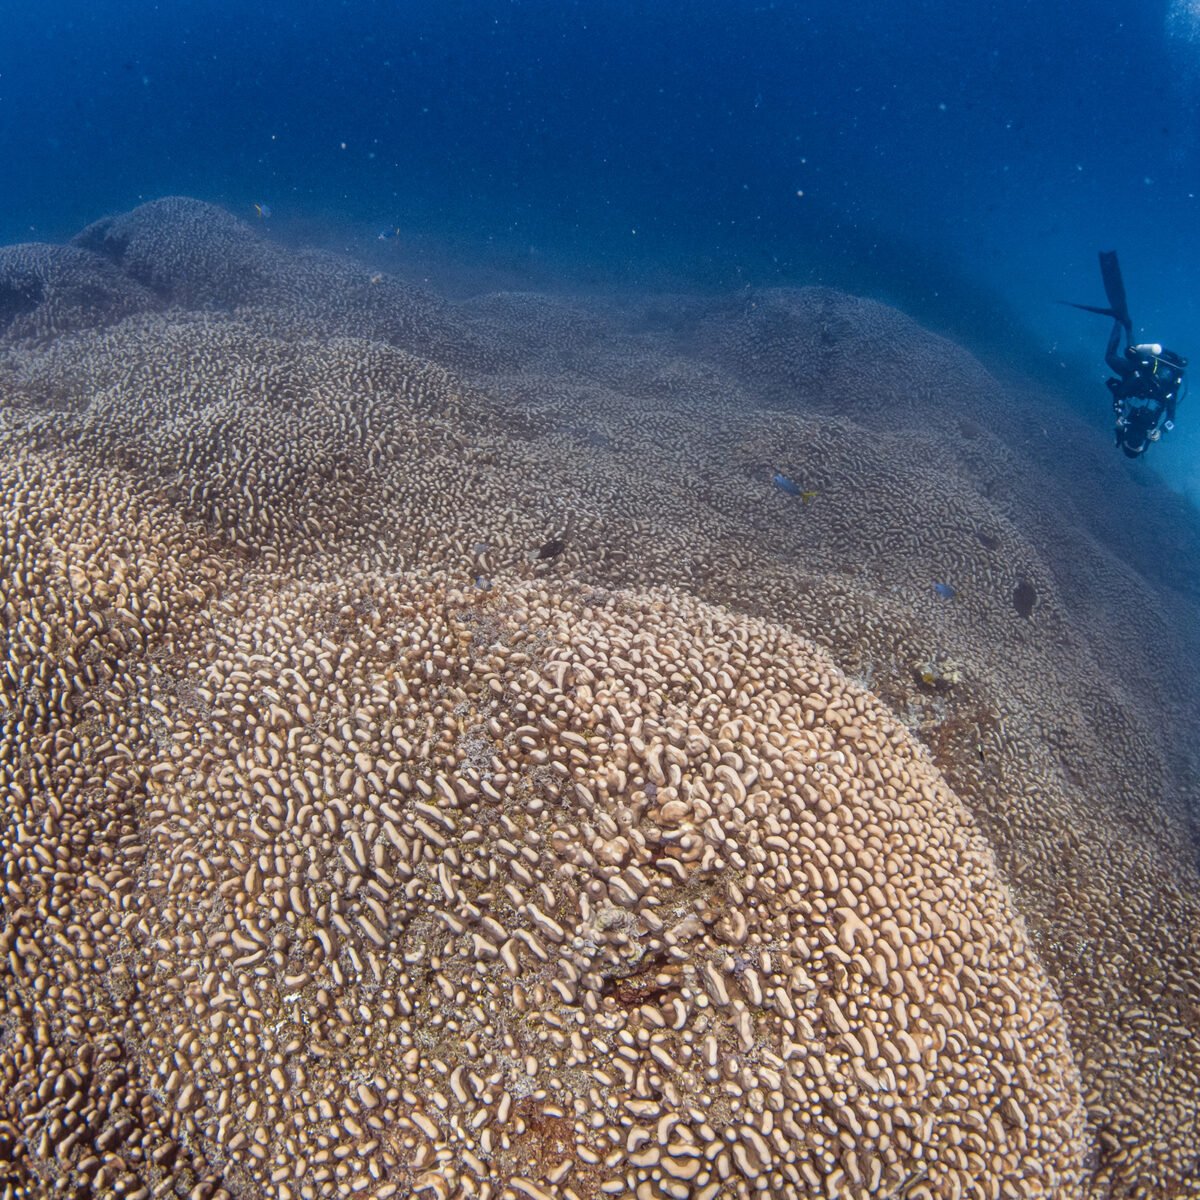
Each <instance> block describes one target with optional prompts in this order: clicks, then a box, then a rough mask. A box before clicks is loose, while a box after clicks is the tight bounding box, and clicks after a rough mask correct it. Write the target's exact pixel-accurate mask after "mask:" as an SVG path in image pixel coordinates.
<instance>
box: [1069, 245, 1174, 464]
mask: <svg viewBox="0 0 1200 1200" xmlns="http://www.w3.org/2000/svg"><path fill="white" fill-rule="evenodd" d="M1100 277H1101V278H1102V279H1103V280H1104V294H1105V296H1106V297H1107V298H1108V307H1107V308H1100V307H1098V306H1097V305H1094V304H1072V305H1071V307H1072V308H1082V309H1083V310H1084V311H1085V312H1093V313H1099V314H1100V316H1102V317H1111V318H1112V320H1113V327H1112V333H1110V334H1109V335H1108V346H1107V347H1106V348H1105V351H1104V361H1105V362H1106V363H1107V364H1108V365H1109V367H1110V368H1111V369H1112V372H1113V375H1114V378H1112V379H1109V380H1107V381H1106V382H1107V384H1108V390H1109V391H1110V392H1111V393H1112V398H1113V400H1112V403H1113V414H1114V416H1115V417H1116V422H1117V425H1116V430H1115V432H1116V437H1117V445H1118V446H1120V447H1121V449H1122V450H1124V452H1125V453H1126V454H1127V455H1128V456H1129V457H1130V458H1139V457H1140V456H1141V455H1143V454H1145V452H1146V448H1147V447H1148V446H1149V445H1150V443H1151V442H1156V441H1158V439H1159V438H1160V437H1161V436H1162V433H1163V432H1164V431H1167V430H1171V429H1173V428H1174V427H1175V405H1176V403H1177V402H1178V400H1179V397H1180V395H1181V394H1182V391H1183V380H1184V371H1186V370H1187V359H1186V358H1181V357H1180V356H1179V355H1178V354H1176V353H1175V352H1174V351H1172V350H1164V349H1163V348H1162V347H1161V346H1160V345H1158V344H1157V343H1156V342H1155V343H1147V344H1146V345H1143V346H1135V345H1132V344H1131V343H1132V342H1133V321H1132V320H1131V318H1130V316H1129V303H1128V301H1127V300H1126V298H1125V281H1124V280H1123V279H1122V278H1121V266H1120V263H1118V261H1117V252H1116V251H1115V250H1102V251H1101V252H1100ZM1122 334H1124V335H1125V346H1124V348H1123V349H1120V346H1121V335H1122Z"/></svg>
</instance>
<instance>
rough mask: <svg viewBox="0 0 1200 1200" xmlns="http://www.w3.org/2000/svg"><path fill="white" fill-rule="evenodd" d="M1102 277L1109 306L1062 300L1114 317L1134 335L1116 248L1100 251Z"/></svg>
mask: <svg viewBox="0 0 1200 1200" xmlns="http://www.w3.org/2000/svg"><path fill="white" fill-rule="evenodd" d="M1100 278H1101V279H1103V280H1104V294H1105V295H1106V296H1107V297H1108V308H1099V307H1097V306H1096V305H1094V304H1075V303H1074V302H1072V301H1070V300H1060V301H1059V303H1060V304H1065V305H1067V306H1068V307H1069V308H1082V309H1083V311H1084V312H1090V313H1099V314H1100V316H1102V317H1112V319H1113V320H1114V321H1117V322H1119V323H1120V324H1121V325H1124V326H1125V332H1126V333H1127V334H1128V335H1129V336H1130V337H1132V336H1133V319H1132V318H1131V317H1130V315H1129V302H1128V301H1127V300H1126V299H1125V281H1124V280H1123V279H1122V278H1121V265H1120V263H1118V262H1117V252H1116V251H1115V250H1101V251H1100Z"/></svg>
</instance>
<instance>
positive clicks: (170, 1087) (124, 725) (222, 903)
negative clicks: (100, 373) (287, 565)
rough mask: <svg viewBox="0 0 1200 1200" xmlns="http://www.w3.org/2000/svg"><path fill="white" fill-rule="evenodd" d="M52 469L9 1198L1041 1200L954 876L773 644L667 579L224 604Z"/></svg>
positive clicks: (17, 609) (944, 852)
mask: <svg viewBox="0 0 1200 1200" xmlns="http://www.w3.org/2000/svg"><path fill="white" fill-rule="evenodd" d="M46 465H47V464H45V463H39V462H38V461H37V460H36V459H32V458H30V459H26V460H25V467H24V470H23V471H22V472H21V475H20V477H19V478H17V479H14V478H13V475H12V472H11V468H10V469H9V477H8V479H7V480H6V483H7V485H8V486H7V489H6V495H8V496H9V497H10V500H9V512H10V513H11V512H12V511H13V509H14V507H15V506H14V505H13V503H12V500H13V498H14V497H15V496H16V495H20V496H21V498H22V499H23V500H24V502H25V504H27V505H33V504H36V506H37V508H38V509H39V511H41V512H42V513H44V514H46V516H45V518H44V520H43V523H42V536H41V537H40V538H39V540H38V542H37V544H34V545H31V544H30V543H29V539H25V540H22V537H21V531H20V528H19V526H18V527H16V528H14V527H13V526H10V534H9V550H8V554H9V555H15V556H16V557H17V558H18V559H20V573H19V576H18V578H19V579H21V580H22V581H23V582H24V583H25V584H26V586H27V588H28V591H23V592H21V593H19V594H17V595H15V596H13V597H12V598H10V600H9V604H10V606H11V608H12V610H13V613H14V614H15V615H16V616H17V625H16V627H17V628H20V629H24V628H27V627H28V622H29V621H38V622H42V623H43V626H44V627H45V628H48V629H49V630H51V631H54V632H55V633H56V641H55V645H56V647H58V650H57V654H58V655H59V660H60V665H61V670H60V671H57V672H55V673H53V674H51V675H48V676H46V677H45V678H43V679H41V680H40V682H39V683H38V687H39V688H41V689H42V691H43V692H44V694H45V696H46V697H47V698H48V699H47V704H46V706H45V709H44V716H43V721H44V740H43V742H42V743H41V745H42V749H41V750H39V751H37V752H36V755H35V763H34V765H33V766H32V767H23V768H22V771H20V772H16V771H13V769H12V766H11V765H10V767H9V771H10V777H9V781H8V783H9V794H10V795H13V794H14V790H13V789H14V788H16V789H18V791H17V793H16V794H19V795H20V796H21V800H22V807H23V813H24V815H23V816H22V818H21V821H22V825H21V826H19V827H18V828H21V827H32V826H33V825H34V824H35V823H36V824H38V825H39V827H40V829H41V831H42V835H43V836H41V837H40V838H39V839H38V841H37V842H36V843H31V842H30V840H29V838H28V837H27V836H23V835H20V834H18V836H17V838H16V839H15V841H14V840H12V839H9V840H7V841H6V844H5V847H4V851H5V861H4V869H5V877H6V879H7V880H8V881H9V884H8V899H7V901H6V911H7V912H8V914H9V920H8V922H7V927H6V933H5V937H6V939H7V941H8V943H9V945H10V948H12V947H14V946H15V947H16V948H17V949H18V951H19V953H18V957H17V959H16V960H14V959H13V958H12V957H11V956H10V957H9V958H8V960H7V961H8V964H9V965H8V967H7V968H6V970H5V972H4V975H3V981H4V991H3V1001H4V1016H5V1021H6V1025H7V1027H8V1028H9V1029H10V1031H11V1032H10V1035H9V1039H8V1041H7V1043H6V1045H5V1047H4V1060H3V1061H4V1063H5V1074H4V1078H5V1080H6V1087H5V1091H6V1096H7V1099H8V1104H9V1107H10V1111H14V1110H15V1113H16V1114H18V1119H20V1115H23V1116H24V1118H25V1120H26V1122H27V1124H26V1128H23V1129H22V1128H20V1127H19V1125H18V1128H17V1130H16V1135H17V1136H18V1137H22V1138H23V1139H24V1157H23V1159H22V1162H23V1164H24V1166H25V1168H26V1169H27V1170H28V1171H29V1172H30V1174H31V1175H41V1176H42V1177H44V1178H51V1177H53V1176H54V1175H56V1174H59V1173H61V1177H62V1178H64V1179H71V1180H77V1181H79V1183H80V1184H82V1183H83V1182H84V1181H87V1182H88V1183H90V1184H91V1186H93V1187H98V1188H104V1187H106V1186H118V1184H119V1189H118V1190H121V1191H123V1192H125V1193H126V1194H132V1195H138V1194H141V1193H140V1191H139V1189H140V1188H149V1187H151V1186H153V1185H154V1184H155V1183H157V1182H162V1181H164V1180H170V1179H172V1178H175V1172H176V1170H177V1166H178V1168H179V1169H186V1172H187V1174H188V1176H189V1177H190V1178H193V1179H195V1180H197V1181H198V1182H197V1183H196V1184H195V1186H196V1187H197V1188H198V1189H199V1191H198V1192H196V1193H195V1194H197V1195H209V1194H214V1191H213V1189H215V1188H217V1187H218V1184H222V1185H223V1186H224V1187H225V1189H226V1190H228V1191H231V1192H232V1193H233V1194H247V1189H249V1192H250V1193H252V1194H261V1195H277V1196H281V1197H284V1196H309V1195H314V1196H315V1195H326V1194H335V1193H337V1194H340V1193H342V1192H344V1191H346V1190H347V1189H349V1190H350V1191H352V1192H354V1193H356V1194H364V1195H375V1196H380V1197H383V1196H388V1195H396V1194H407V1192H408V1190H409V1189H414V1190H415V1191H416V1192H417V1194H421V1195H431V1196H432V1195H444V1196H451V1195H455V1196H459V1195H461V1196H488V1195H491V1196H497V1197H498V1196H501V1195H505V1196H508V1195H511V1196H514V1197H519V1196H525V1197H533V1198H534V1200H536V1198H538V1197H541V1196H561V1197H563V1198H564V1200H569V1198H570V1197H572V1196H578V1197H591V1196H599V1195H612V1194H616V1195H632V1194H638V1195H651V1196H666V1197H680V1198H682V1197H687V1196H704V1197H708V1196H718V1195H722V1196H724V1195H730V1196H737V1195H745V1196H749V1195H755V1194H768V1195H772V1196H788V1195H794V1196H825V1195H827V1194H828V1190H829V1188H831V1187H834V1188H836V1187H841V1188H843V1189H844V1194H846V1195H848V1196H862V1197H866V1196H868V1195H872V1194H878V1193H879V1190H880V1189H881V1188H882V1189H889V1188H898V1187H900V1186H902V1185H904V1186H907V1188H908V1194H909V1195H910V1196H921V1195H928V1196H939V1197H940V1196H958V1195H963V1196H967V1195H996V1196H999V1195H1010V1194H1024V1195H1046V1196H1066V1195H1071V1194H1074V1190H1075V1188H1076V1186H1077V1183H1078V1177H1079V1166H1080V1160H1081V1155H1082V1109H1081V1105H1080V1099H1079V1093H1078V1089H1077V1082H1076V1072H1075V1068H1074V1065H1073V1062H1072V1060H1071V1056H1070V1052H1069V1048H1068V1046H1067V1041H1066V1036H1065V1027H1064V1024H1063V1020H1062V1015H1061V1011H1060V1009H1059V1007H1058V1005H1057V1003H1056V1001H1055V1000H1054V998H1053V994H1052V991H1051V989H1050V987H1049V984H1048V981H1047V979H1046V977H1045V975H1044V973H1043V972H1042V970H1041V968H1040V967H1039V966H1038V964H1037V961H1036V958H1035V956H1034V955H1033V954H1032V952H1031V950H1030V947H1029V945H1028V942H1027V940H1026V938H1025V936H1024V933H1023V930H1022V924H1021V922H1020V920H1019V919H1018V918H1016V917H1015V915H1014V913H1013V911H1012V909H1011V907H1010V905H1009V903H1008V901H1007V899H1006V895H1005V891H1004V888H1003V887H1002V885H1000V884H999V882H998V881H997V879H996V876H995V872H994V867H993V863H992V860H991V855H990V852H989V851H988V849H987V848H986V845H985V843H984V842H983V841H982V839H981V838H980V837H979V835H978V834H977V833H976V832H975V831H974V830H973V828H972V826H971V823H970V821H969V819H968V818H967V817H966V815H965V813H964V811H963V810H962V808H961V806H960V805H959V804H958V803H957V801H956V800H955V799H954V797H953V796H952V795H951V794H950V793H949V792H948V790H947V789H946V788H945V785H944V784H943V783H942V781H941V780H940V778H939V776H938V775H937V773H936V771H935V770H933V768H932V767H931V765H930V764H929V762H928V760H927V758H926V757H925V755H924V754H923V752H921V751H920V750H918V749H917V748H916V747H915V746H914V745H913V743H912V742H911V741H910V739H909V738H908V737H907V735H906V734H905V733H904V731H903V730H902V729H901V728H900V727H898V726H897V725H896V724H895V722H894V720H893V719H892V718H891V717H890V716H889V715H888V713H887V712H886V710H885V709H883V708H882V707H881V706H880V705H879V704H878V702H877V701H875V700H873V699H872V698H871V697H870V696H869V695H868V694H867V693H865V692H862V691H861V690H858V689H855V688H853V687H852V686H850V685H848V684H847V683H846V681H845V680H844V678H843V677H842V676H841V675H840V673H839V672H838V671H837V670H836V669H835V668H834V667H833V666H832V665H831V664H830V663H829V662H828V660H826V659H824V658H823V657H822V656H821V655H819V654H818V653H816V652H814V651H813V649H812V648H811V647H810V646H808V645H807V644H805V643H803V642H801V641H798V640H797V639H795V638H794V637H792V636H790V635H788V634H786V633H785V632H783V631H782V630H780V629H778V628H777V627H774V626H771V625H769V624H767V623H764V622H759V621H754V620H750V619H746V618H736V617H733V616H731V615H729V614H726V613H724V612H722V611H721V610H718V609H713V608H710V607H708V606H706V605H703V604H701V603H699V602H697V601H695V600H691V599H689V598H687V597H685V596H682V595H680V594H678V593H671V592H662V593H658V594H650V595H632V594H629V595H627V594H620V593H616V594H614V593H584V592H580V591H577V590H566V591H564V590H562V589H548V588H546V587H544V586H542V585H538V584H535V583H524V584H515V583H514V584H497V586H496V587H494V588H493V589H492V590H491V591H490V592H488V593H486V594H481V593H478V592H468V593H462V592H459V591H456V590H454V589H453V588H450V587H448V586H447V585H446V584H445V583H443V582H439V581H438V580H436V579H433V580H428V581H420V580H415V579H408V580H405V579H396V578H393V579H383V578H379V577H371V576H361V577H355V578H346V579H334V580H330V581H328V582H327V583H325V584H322V585H315V584H308V585H304V584H294V585H283V586H282V587H278V586H275V585H272V586H268V587H261V586H260V587H258V588H255V587H254V586H253V585H252V584H251V583H250V582H249V581H247V580H243V581H242V583H241V584H240V585H238V586H231V584H232V583H233V582H234V581H232V580H230V579H229V567H228V566H222V565H221V564H220V562H219V560H208V559H203V558H201V557H198V556H197V555H196V554H195V552H194V550H188V551H183V552H181V551H180V550H179V549H178V547H179V546H180V545H181V544H187V543H188V540H189V539H188V535H187V531H186V530H185V529H183V528H181V527H180V526H178V525H177V524H175V523H174V522H172V521H171V520H170V519H167V520H161V519H156V520H154V522H153V525H152V524H151V522H150V521H149V520H147V518H148V517H149V516H150V515H151V514H148V513H146V512H145V511H144V510H142V511H140V512H139V511H138V506H137V505H136V503H131V502H130V500H129V498H128V497H125V496H123V495H122V494H121V493H120V490H119V485H118V484H115V483H114V482H113V481H112V480H110V479H103V478H102V479H100V480H91V481H89V480H87V479H81V478H79V477H78V476H76V477H70V478H68V481H67V484H68V485H67V486H63V484H62V482H61V480H52V479H51V478H50V477H48V476H47V475H45V474H43V473H42V470H41V469H40V468H43V467H44V466H46ZM109 522H113V523H114V525H115V524H116V523H120V524H121V525H123V526H125V527H127V528H129V529H131V530H134V531H136V535H135V536H130V537H129V538H128V539H127V540H126V542H125V544H124V553H125V556H126V567H125V568H124V569H123V572H122V573H123V574H124V575H125V578H124V579H123V581H122V583H121V584H120V585H118V586H117V588H116V589H115V591H114V592H113V594H111V595H106V596H103V597H101V596H98V595H93V594H88V593H87V592H86V591H83V592H81V591H80V590H79V589H80V588H87V587H88V586H89V585H88V584H87V583H86V582H85V580H86V579H87V578H90V577H92V576H93V575H94V571H89V570H88V567H89V563H90V560H89V557H88V556H89V554H94V553H97V552H98V549H97V548H96V547H95V531H96V530H97V529H98V528H104V527H106V526H108V525H109ZM152 529H153V530H155V531H156V532H152ZM171 564H180V565H183V564H186V567H185V569H183V570H180V569H179V567H175V566H172V565H171ZM109 573H110V574H112V573H113V568H112V565H111V564H110V565H109ZM45 585H50V586H48V587H47V586H45ZM218 588H219V589H220V591H221V596H220V597H219V598H218V599H217V600H216V601H215V602H214V603H213V604H212V605H211V606H210V607H209V608H208V609H207V610H203V609H202V608H201V607H200V606H201V604H202V601H203V600H205V599H206V598H207V597H208V596H211V595H213V594H214V592H216V591H217V589H218ZM43 595H48V596H51V597H55V598H56V599H55V600H54V602H52V603H46V602H44V601H42V600H40V599H38V597H40V596H43ZM93 604H101V605H103V613H104V615H103V616H102V617H100V620H99V622H97V621H96V620H95V619H94V618H93V617H92V616H91V615H90V613H91V612H92V611H94V610H93V609H91V608H89V607H88V606H89V605H93ZM72 613H73V614H74V615H73V616H72V615H71V614H72ZM23 622H24V623H23ZM99 626H103V627H104V630H105V631H106V632H105V634H103V635H101V634H100V633H99V631H98V630H99ZM109 631H111V633H110V632H109ZM117 631H124V632H119V633H118V632H117ZM104 638H108V640H107V641H104ZM101 651H102V653H101ZM84 663H92V664H93V666H92V667H91V669H90V671H89V670H88V669H87V668H86V667H85V666H84V665H83V664H84ZM72 672H81V673H82V674H81V675H73V674H72ZM13 749H14V747H13V745H12V743H11V739H10V741H9V745H8V746H7V747H6V762H8V763H9V764H12V763H13V754H12V751H13ZM25 770H32V771H34V773H35V775H36V774H37V773H38V772H42V773H43V774H42V778H43V780H44V782H43V783H42V786H40V787H34V788H27V787H26V786H25V785H24V784H23V783H22V782H21V778H22V776H23V775H24V771H25ZM25 777H26V778H27V776H25ZM51 780H52V781H53V782H54V786H53V787H48V786H46V782H48V781H51ZM100 780H104V781H105V782H104V783H103V784H101V783H100V782H99V781H100ZM85 830H86V835H87V836H86V838H84V837H82V836H81V834H82V833H83V832H84V831H85ZM14 962H15V963H16V964H17V965H16V966H14ZM35 1047H36V1048H37V1053H36V1054H35V1053H32V1051H33V1050H34V1048H35ZM97 1062H104V1063H106V1064H108V1065H107V1066H106V1067H105V1068H104V1071H105V1074H104V1078H105V1080H106V1081H107V1082H106V1083H105V1085H104V1088H101V1089H100V1095H101V1096H102V1098H103V1102H102V1103H100V1102H98V1103H93V1104H89V1105H85V1106H81V1108H80V1109H75V1108H72V1106H71V1100H72V1097H74V1096H76V1095H79V1094H83V1093H86V1092H87V1087H85V1083H88V1081H90V1080H91V1079H92V1078H93V1076H92V1075H89V1074H88V1070H91V1069H92V1067H91V1064H95V1063H97ZM114 1080H116V1081H117V1082H115V1083H114V1082H113V1081H114ZM114 1093H115V1094H116V1098H115V1099H114ZM64 1100H65V1102H66V1104H65V1106H64V1104H63V1101H64ZM80 1111H82V1112H83V1113H84V1114H85V1115H84V1117H83V1119H82V1120H81V1119H80V1115H79V1114H80ZM34 1113H38V1114H39V1116H38V1118H37V1123H36V1127H41V1128H43V1129H55V1128H57V1129H59V1130H60V1131H63V1132H65V1133H66V1134H67V1136H66V1137H65V1138H64V1137H62V1136H53V1137H50V1138H49V1139H46V1138H43V1139H42V1140H41V1141H40V1142H38V1141H37V1139H35V1138H33V1137H32V1136H31V1134H32V1129H33V1128H34V1127H35V1126H33V1125H30V1124H29V1122H30V1121H31V1119H32V1116H33V1114H34ZM56 1114H57V1115H56ZM10 1120H12V1117H10ZM93 1120H94V1121H95V1122H96V1126H95V1127H92V1125H91V1124H90V1122H92V1121H93ZM10 1136H12V1135H11V1134H10ZM182 1145H186V1146H188V1147H189V1151H188V1154H189V1155H190V1156H191V1160H192V1161H191V1163H190V1164H189V1165H186V1168H184V1164H185V1163H186V1162H187V1160H185V1159H182V1158H180V1159H177V1158H176V1155H178V1154H179V1153H180V1152H179V1150H178V1147H179V1146H182ZM206 1179H207V1180H208V1181H209V1182H208V1183H205V1182H204V1180H206ZM981 1189H982V1190H981Z"/></svg>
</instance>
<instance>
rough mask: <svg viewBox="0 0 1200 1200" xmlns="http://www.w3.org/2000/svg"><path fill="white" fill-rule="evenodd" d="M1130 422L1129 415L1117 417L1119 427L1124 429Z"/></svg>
mask: <svg viewBox="0 0 1200 1200" xmlns="http://www.w3.org/2000/svg"><path fill="white" fill-rule="evenodd" d="M1128 424H1129V418H1128V417H1118V418H1117V428H1118V429H1124V428H1125V426H1126V425H1128Z"/></svg>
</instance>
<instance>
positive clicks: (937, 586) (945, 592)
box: [933, 581, 958, 600]
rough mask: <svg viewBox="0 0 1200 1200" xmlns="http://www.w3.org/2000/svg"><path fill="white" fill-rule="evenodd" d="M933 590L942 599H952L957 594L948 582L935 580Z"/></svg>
mask: <svg viewBox="0 0 1200 1200" xmlns="http://www.w3.org/2000/svg"><path fill="white" fill-rule="evenodd" d="M933 591H934V594H935V595H937V596H940V597H941V598H942V599H943V600H953V599H954V597H955V596H957V595H958V592H957V591H956V590H955V589H954V588H952V587H951V586H950V585H949V584H948V583H937V582H936V581H935V582H934V585H933Z"/></svg>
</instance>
